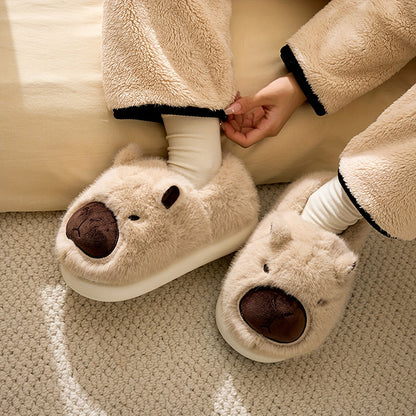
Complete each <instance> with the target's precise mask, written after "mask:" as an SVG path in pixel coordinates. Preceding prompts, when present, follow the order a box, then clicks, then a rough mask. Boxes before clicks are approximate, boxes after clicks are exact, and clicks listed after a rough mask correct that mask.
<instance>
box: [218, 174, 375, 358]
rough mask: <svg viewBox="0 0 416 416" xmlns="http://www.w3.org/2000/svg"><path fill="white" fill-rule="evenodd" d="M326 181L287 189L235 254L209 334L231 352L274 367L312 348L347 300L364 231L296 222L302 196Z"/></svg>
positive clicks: (311, 178)
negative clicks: (215, 333) (215, 331)
mask: <svg viewBox="0 0 416 416" xmlns="http://www.w3.org/2000/svg"><path fill="white" fill-rule="evenodd" d="M332 176H333V175H331V174H326V173H318V174H313V175H307V176H305V177H303V178H301V179H299V180H298V181H296V182H294V183H293V184H291V185H289V186H288V188H287V189H286V191H285V192H284V194H283V195H282V197H281V198H280V200H279V201H278V202H277V204H276V205H275V207H274V208H273V209H272V210H271V212H270V213H269V214H268V215H266V216H265V218H264V219H263V220H262V221H261V222H260V224H259V225H258V227H257V229H256V230H255V231H254V233H253V234H252V236H251V237H250V239H249V240H248V242H247V243H246V245H245V246H244V248H243V249H241V251H240V252H239V253H238V255H237V256H236V258H235V260H234V261H233V264H232V265H231V267H230V270H229V272H228V273H227V276H226V277H225V279H224V282H223V286H222V290H221V293H220V296H219V299H218V302H217V326H218V329H219V331H220V332H221V334H222V336H223V337H224V339H225V340H226V341H227V342H228V343H229V344H230V345H231V347H233V348H234V349H235V350H236V351H237V352H239V353H240V354H242V355H244V356H246V357H247V358H250V359H252V360H255V361H260V362H277V361H281V360H285V359H288V358H292V357H296V356H300V355H302V354H305V353H309V352H311V351H313V350H315V349H316V348H318V347H319V346H320V345H321V344H322V343H323V342H324V340H325V338H326V337H327V335H328V334H329V333H330V331H331V330H332V329H333V328H334V326H335V325H336V324H337V322H338V321H339V320H340V319H341V317H342V315H343V311H344V309H345V306H346V303H347V301H348V299H349V297H350V294H351V290H352V286H353V276H354V271H353V270H354V268H355V265H356V262H357V259H358V253H359V251H360V249H361V247H362V245H363V243H364V241H365V238H366V235H367V232H368V228H369V227H368V224H367V223H366V222H365V221H363V220H360V221H359V222H358V223H356V224H355V225H353V226H351V227H349V228H348V229H347V230H346V231H344V232H343V233H342V234H340V235H336V234H333V233H331V232H328V231H325V230H323V229H322V228H320V227H318V226H316V225H314V224H311V223H308V222H306V221H305V220H303V219H302V218H301V216H300V214H301V213H302V210H303V208H304V206H305V204H306V202H307V199H308V198H309V196H310V195H311V194H312V193H313V192H314V191H315V190H317V189H318V188H319V187H320V186H322V185H323V184H324V183H326V182H327V181H328V180H329V179H331V177H332Z"/></svg>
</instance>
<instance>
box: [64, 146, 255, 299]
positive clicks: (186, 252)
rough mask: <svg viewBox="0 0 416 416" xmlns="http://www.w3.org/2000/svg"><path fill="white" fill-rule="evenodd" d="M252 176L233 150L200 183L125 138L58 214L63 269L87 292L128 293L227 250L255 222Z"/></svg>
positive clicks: (69, 280)
mask: <svg viewBox="0 0 416 416" xmlns="http://www.w3.org/2000/svg"><path fill="white" fill-rule="evenodd" d="M257 215H258V198H257V192H256V188H255V186H254V183H253V181H252V179H251V177H250V176H249V174H248V172H247V171H246V169H245V167H244V166H243V164H242V163H241V162H240V161H239V160H238V159H237V158H235V157H234V156H232V155H227V156H225V157H224V160H223V164H222V166H221V168H220V170H219V172H218V173H217V175H216V176H215V177H214V178H213V179H212V181H211V182H210V183H208V184H207V185H206V186H205V187H203V188H202V189H199V190H196V189H195V188H194V187H193V186H192V185H191V184H190V183H189V182H188V181H187V180H186V179H185V178H183V177H182V176H181V175H178V174H177V173H175V172H173V171H172V170H170V169H168V167H167V164H166V161H165V160H161V159H150V158H149V159H145V158H143V157H142V156H141V154H140V149H138V147H137V146H135V145H130V146H128V147H127V148H125V149H123V150H122V151H121V152H120V153H119V155H118V156H117V157H116V159H115V163H114V166H112V167H111V168H110V169H108V170H107V171H106V172H104V173H103V174H102V176H101V177H99V178H98V179H97V180H96V182H94V183H93V184H92V185H91V186H90V187H89V188H87V189H86V190H85V191H84V192H82V193H81V194H80V195H79V196H78V197H77V198H76V199H75V201H74V202H73V203H72V204H71V205H70V207H69V208H68V211H67V212H66V214H65V215H64V218H63V220H62V224H61V226H60V229H59V231H58V235H57V239H56V251H57V254H58V258H59V262H60V267H61V272H62V275H63V277H64V279H65V281H66V282H67V284H68V285H69V286H70V287H72V288H73V289H74V290H75V291H76V292H78V293H80V294H81V295H84V296H86V297H89V298H92V299H95V300H101V301H119V300H126V299H130V298H133V297H136V296H139V295H142V294H144V293H146V292H148V291H150V290H153V289H155V288H157V287H159V286H161V285H163V284H165V283H167V282H169V281H171V280H173V279H175V278H177V277H179V276H181V275H183V274H185V273H187V272H189V271H191V270H193V269H195V268H197V267H199V266H201V265H203V264H205V263H208V262H210V261H213V260H215V259H217V258H219V257H222V256H224V255H227V254H229V253H231V252H233V251H235V250H237V249H238V248H239V247H241V246H242V245H243V244H244V242H245V241H246V240H247V238H248V236H249V235H250V233H251V232H252V231H253V229H254V228H255V226H256V225H257Z"/></svg>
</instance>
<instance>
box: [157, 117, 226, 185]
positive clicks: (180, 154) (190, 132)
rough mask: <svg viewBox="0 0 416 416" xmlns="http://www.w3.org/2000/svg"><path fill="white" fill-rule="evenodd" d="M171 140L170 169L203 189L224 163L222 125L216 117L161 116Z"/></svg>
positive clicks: (169, 147) (169, 150) (167, 135)
mask: <svg viewBox="0 0 416 416" xmlns="http://www.w3.org/2000/svg"><path fill="white" fill-rule="evenodd" d="M162 119H163V123H164V125H165V130H166V139H167V141H168V166H169V168H170V169H172V170H174V171H175V172H177V173H180V174H181V175H182V176H184V177H185V178H186V179H188V180H189V181H190V182H191V183H192V184H193V185H194V186H195V188H202V187H203V186H204V185H206V184H207V183H208V182H209V181H210V180H211V179H212V178H213V176H214V175H215V174H216V173H217V172H218V170H219V168H220V166H221V162H222V151H221V133H220V124H219V120H218V119H217V118H213V117H191V116H180V115H173V114H164V115H162Z"/></svg>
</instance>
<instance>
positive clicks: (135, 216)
mask: <svg viewBox="0 0 416 416" xmlns="http://www.w3.org/2000/svg"><path fill="white" fill-rule="evenodd" d="M139 219H140V217H139V216H138V215H130V217H129V220H131V221H138V220H139Z"/></svg>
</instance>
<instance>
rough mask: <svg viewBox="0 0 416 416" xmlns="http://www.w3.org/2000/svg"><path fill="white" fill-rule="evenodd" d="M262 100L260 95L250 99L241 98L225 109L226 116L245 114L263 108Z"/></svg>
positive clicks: (249, 97)
mask: <svg viewBox="0 0 416 416" xmlns="http://www.w3.org/2000/svg"><path fill="white" fill-rule="evenodd" d="M262 105H263V104H262V99H261V97H259V96H258V94H256V95H253V96H248V97H241V98H239V99H238V100H236V101H234V102H233V103H232V104H231V105H230V106H228V107H227V108H226V109H225V114H227V115H231V114H244V113H248V112H250V111H252V110H254V109H255V108H256V107H261V106H262Z"/></svg>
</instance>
